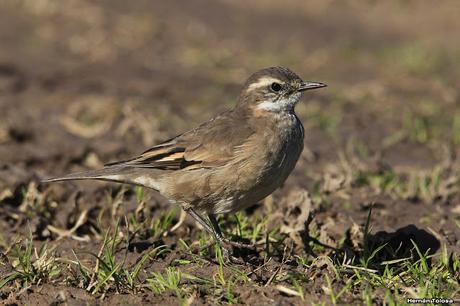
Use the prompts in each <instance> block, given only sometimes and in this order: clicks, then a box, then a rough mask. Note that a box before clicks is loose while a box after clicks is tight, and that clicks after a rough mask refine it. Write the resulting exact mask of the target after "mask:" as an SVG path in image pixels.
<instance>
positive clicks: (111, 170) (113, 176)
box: [42, 166, 157, 189]
mask: <svg viewBox="0 0 460 306" xmlns="http://www.w3.org/2000/svg"><path fill="white" fill-rule="evenodd" d="M73 180H100V181H109V182H116V183H125V184H132V185H141V186H145V187H149V188H154V189H157V188H156V186H153V185H154V184H146V183H145V182H151V183H153V182H154V180H145V179H143V175H142V174H141V173H139V171H136V169H133V168H131V167H125V166H107V167H105V168H102V169H100V170H90V171H83V172H77V173H71V174H67V175H64V176H60V177H53V178H49V179H44V180H42V182H43V183H52V182H61V181H73ZM150 185H152V186H150Z"/></svg>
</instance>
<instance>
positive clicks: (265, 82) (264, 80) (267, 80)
mask: <svg viewBox="0 0 460 306" xmlns="http://www.w3.org/2000/svg"><path fill="white" fill-rule="evenodd" d="M273 82H276V83H281V84H282V83H283V82H281V81H280V80H278V79H275V78H272V77H261V78H260V79H258V80H257V82H255V83H252V84H251V85H249V87H248V89H247V90H246V92H249V91H251V90H254V89H256V88H260V87H263V86H268V85H269V84H271V83H273Z"/></svg>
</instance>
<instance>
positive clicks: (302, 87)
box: [297, 81, 327, 91]
mask: <svg viewBox="0 0 460 306" xmlns="http://www.w3.org/2000/svg"><path fill="white" fill-rule="evenodd" d="M326 86H327V85H326V84H324V83H319V82H310V81H305V82H302V83H300V86H299V88H298V89H297V90H298V91H305V90H310V89H316V88H321V87H326Z"/></svg>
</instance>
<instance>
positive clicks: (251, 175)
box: [45, 67, 326, 245]
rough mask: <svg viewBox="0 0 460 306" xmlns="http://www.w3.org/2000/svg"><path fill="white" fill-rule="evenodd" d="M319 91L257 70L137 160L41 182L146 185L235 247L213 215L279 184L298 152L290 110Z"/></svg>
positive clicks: (281, 73) (283, 74)
mask: <svg viewBox="0 0 460 306" xmlns="http://www.w3.org/2000/svg"><path fill="white" fill-rule="evenodd" d="M325 86H326V85H325V84H322V83H318V82H308V81H302V79H301V78H299V77H298V76H297V75H296V74H295V73H294V72H292V71H291V70H289V69H287V68H283V67H271V68H266V69H262V70H260V71H258V72H256V73H254V74H253V75H252V76H251V77H250V78H249V79H248V80H247V81H246V83H245V84H244V87H243V90H242V91H241V94H240V97H239V100H238V103H237V105H236V107H235V108H233V109H232V110H229V111H227V112H224V113H222V114H220V115H218V116H217V117H215V118H213V119H211V120H209V121H207V122H205V123H203V124H201V125H200V126H198V127H197V128H195V129H193V130H190V131H188V132H185V133H183V134H180V135H178V136H176V137H174V138H171V139H169V140H167V141H165V142H162V143H160V144H158V145H156V146H154V147H153V148H151V149H149V150H147V151H145V152H144V153H142V154H141V155H140V156H137V157H134V158H132V159H129V160H125V161H120V162H114V163H110V164H107V165H106V166H105V167H104V168H103V169H101V170H95V171H87V172H82V173H75V174H70V175H67V176H63V177H57V178H52V179H48V180H46V181H45V182H56V181H66V180H88V179H92V180H104V181H112V182H118V183H127V184H134V185H140V186H144V187H147V188H151V189H154V190H156V191H158V192H160V193H161V194H162V195H163V196H165V197H166V198H167V199H169V200H170V201H171V202H173V203H177V204H179V205H180V206H181V207H182V208H183V209H184V210H185V211H186V212H187V213H188V214H190V215H191V216H192V217H193V218H194V219H195V220H196V221H197V222H199V223H200V224H201V225H202V226H203V227H204V228H205V229H206V231H208V232H209V233H210V234H212V235H213V236H214V237H215V239H216V240H217V242H218V243H219V244H222V243H227V244H230V245H242V244H238V243H235V242H231V241H229V240H227V239H225V238H224V237H223V236H222V233H221V231H220V229H219V225H218V223H217V221H216V218H215V215H217V214H223V213H234V212H236V211H238V210H241V209H244V208H245V207H248V206H250V205H252V204H254V203H256V202H258V201H260V200H262V199H263V198H265V197H266V196H268V195H269V194H271V193H272V192H273V191H274V190H275V189H277V188H278V187H280V186H281V184H283V182H284V181H285V180H286V178H287V177H288V175H289V174H290V173H291V171H292V170H293V169H294V166H295V164H296V162H297V160H298V158H299V156H300V153H301V152H302V149H303V138H304V129H303V126H302V123H301V122H300V120H299V118H298V117H297V116H296V114H295V112H294V107H295V105H296V104H297V102H299V99H300V96H301V94H302V92H303V91H306V90H310V89H316V88H321V87H325ZM206 216H207V217H208V218H209V221H210V223H209V222H208V221H207V220H206V219H205V218H206Z"/></svg>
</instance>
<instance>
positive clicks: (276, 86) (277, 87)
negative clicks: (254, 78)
mask: <svg viewBox="0 0 460 306" xmlns="http://www.w3.org/2000/svg"><path fill="white" fill-rule="evenodd" d="M270 88H271V90H273V91H274V92H278V91H280V90H281V84H280V83H276V82H275V83H272V85H270Z"/></svg>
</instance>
